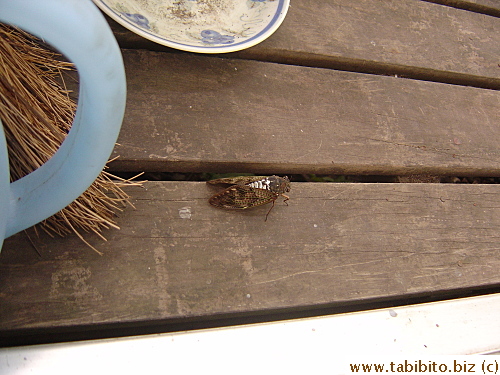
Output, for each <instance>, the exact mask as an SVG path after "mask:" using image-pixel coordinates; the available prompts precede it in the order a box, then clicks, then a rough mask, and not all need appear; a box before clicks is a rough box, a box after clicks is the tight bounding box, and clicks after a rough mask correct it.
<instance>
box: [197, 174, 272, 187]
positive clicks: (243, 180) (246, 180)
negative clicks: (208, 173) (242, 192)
mask: <svg viewBox="0 0 500 375" xmlns="http://www.w3.org/2000/svg"><path fill="white" fill-rule="evenodd" d="M264 178H266V176H237V177H225V178H218V179H216V180H210V181H207V184H211V185H219V184H225V185H246V184H250V183H252V182H254V181H259V180H262V179H264Z"/></svg>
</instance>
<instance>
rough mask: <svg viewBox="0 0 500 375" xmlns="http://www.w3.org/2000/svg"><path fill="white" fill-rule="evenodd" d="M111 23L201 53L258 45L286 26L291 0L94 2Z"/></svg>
mask: <svg viewBox="0 0 500 375" xmlns="http://www.w3.org/2000/svg"><path fill="white" fill-rule="evenodd" d="M93 1H94V3H95V4H96V5H97V6H98V7H99V8H101V10H102V11H103V12H104V13H106V14H107V15H108V16H110V17H111V18H112V19H114V20H115V21H117V22H118V23H120V24H121V25H123V26H124V27H126V28H127V29H129V30H131V31H133V32H134V33H136V34H138V35H141V36H143V37H144V38H147V39H149V40H152V41H154V42H156V43H159V44H163V45H165V46H168V47H172V48H176V49H180V50H184V51H190V52H201V53H224V52H234V51H239V50H242V49H245V48H248V47H251V46H254V45H256V44H258V43H260V42H262V41H263V40H265V39H266V38H268V37H269V36H270V35H271V34H272V33H274V32H275V31H276V29H277V28H278V27H279V26H280V24H281V23H282V22H283V20H284V18H285V15H286V12H287V10H288V6H289V4H290V0H93Z"/></svg>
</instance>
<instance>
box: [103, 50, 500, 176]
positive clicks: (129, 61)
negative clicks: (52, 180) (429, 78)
mask: <svg viewBox="0 0 500 375" xmlns="http://www.w3.org/2000/svg"><path fill="white" fill-rule="evenodd" d="M123 53H124V59H125V65H126V70H127V80H128V102H127V109H126V115H125V120H124V123H123V127H122V131H121V134H120V138H119V140H118V142H119V146H117V147H116V148H115V151H114V154H115V155H120V159H118V160H117V161H116V162H115V163H114V164H112V166H111V167H112V169H114V170H121V171H123V170H128V171H143V170H144V171H162V172H166V171H182V172H207V171H220V172H235V171H236V172H251V173H256V172H259V173H263V172H264V173H284V174H286V173H329V174H388V175H404V174H413V173H416V174H436V175H479V176H499V175H500V150H499V149H498V139H500V127H498V124H499V123H500V92H496V91H491V90H483V89H477V88H470V87H460V86H454V85H446V84H436V83H429V82H421V81H413V80H407V79H399V78H395V77H382V76H374V75H365V74H356V73H350V72H339V71H332V70H328V69H317V68H306V67H296V66H287V65H281V64H271V63H262V62H256V61H249V60H232V59H220V58H215V57H206V56H198V55H185V54H183V55H179V54H169V53H158V52H150V51H134V50H124V51H123Z"/></svg>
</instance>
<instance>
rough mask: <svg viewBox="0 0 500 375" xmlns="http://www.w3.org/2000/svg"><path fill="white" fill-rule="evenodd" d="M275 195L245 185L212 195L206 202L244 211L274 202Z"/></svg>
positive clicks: (234, 186)
mask: <svg viewBox="0 0 500 375" xmlns="http://www.w3.org/2000/svg"><path fill="white" fill-rule="evenodd" d="M276 198H277V195H276V194H274V193H273V192H271V191H269V190H265V189H256V188H253V187H250V186H246V185H233V186H231V187H228V188H227V189H225V190H223V191H221V192H220V193H217V194H215V195H213V196H212V197H211V198H210V199H209V200H208V202H209V203H210V204H211V205H212V206H215V207H219V208H228V209H240V210H241V209H245V208H250V207H256V206H260V205H263V204H266V203H270V202H273V201H275V200H276Z"/></svg>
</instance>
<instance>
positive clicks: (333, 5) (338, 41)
mask: <svg viewBox="0 0 500 375" xmlns="http://www.w3.org/2000/svg"><path fill="white" fill-rule="evenodd" d="M112 24H114V23H112ZM115 26H116V25H115ZM499 28H500V21H499V20H498V19H497V18H495V17H491V16H487V15H484V14H478V13H474V12H468V11H464V10H461V9H456V8H451V7H448V6H442V5H439V4H433V3H429V2H425V1H415V0H391V1H387V0H375V1H374V0H356V1H353V0H339V1H335V2H332V1H329V0H322V1H317V0H295V1H294V2H293V3H292V4H291V7H290V10H289V12H288V14H287V17H286V19H285V21H284V22H283V24H282V25H281V27H280V28H279V29H278V31H277V32H276V33H275V34H274V35H273V36H272V37H270V38H269V39H267V40H266V41H264V42H263V43H261V44H259V45H257V46H255V47H252V48H250V49H247V50H244V51H240V52H237V53H234V54H231V56H233V57H242V58H245V59H259V60H271V61H276V62H286V63H290V64H298V65H310V66H321V67H330V68H335V69H345V70H355V71H361V72H375V73H380V74H384V73H385V74H398V75H406V76H409V77H416V78H419V79H426V80H436V81H445V82H457V83H459V84H469V85H480V86H481V87H492V88H499V87H500V68H499V67H498V52H499V51H498V45H500V32H499ZM114 30H115V34H116V36H117V38H118V40H119V42H120V43H121V45H122V46H124V47H125V48H150V49H154V50H163V51H164V50H166V48H163V47H162V46H159V45H156V44H155V43H152V42H148V41H146V40H145V39H143V38H141V37H139V36H137V35H135V34H133V33H130V32H128V31H125V30H124V29H123V28H121V27H114ZM484 77H486V79H485V78H484Z"/></svg>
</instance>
